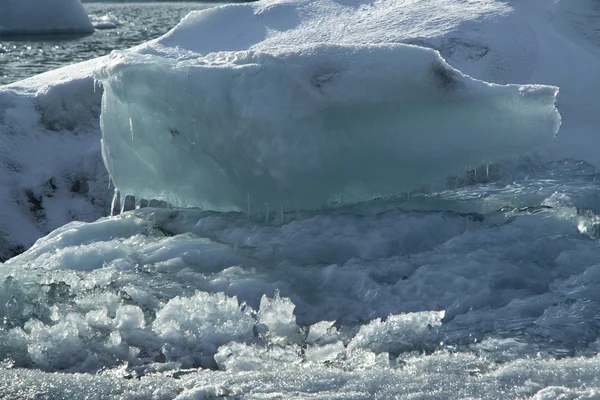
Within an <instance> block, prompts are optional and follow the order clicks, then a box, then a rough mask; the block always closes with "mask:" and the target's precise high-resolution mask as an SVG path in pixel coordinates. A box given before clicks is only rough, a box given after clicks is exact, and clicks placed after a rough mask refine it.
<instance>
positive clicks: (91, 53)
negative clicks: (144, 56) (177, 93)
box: [0, 3, 215, 85]
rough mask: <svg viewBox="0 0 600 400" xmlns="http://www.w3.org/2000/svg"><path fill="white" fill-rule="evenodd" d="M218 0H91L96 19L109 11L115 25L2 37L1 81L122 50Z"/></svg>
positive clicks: (108, 13)
mask: <svg viewBox="0 0 600 400" xmlns="http://www.w3.org/2000/svg"><path fill="white" fill-rule="evenodd" d="M214 5H215V4H214V3H211V4H207V3H126V4H123V3H89V4H85V5H84V6H85V8H86V10H87V11H88V14H89V16H90V18H91V19H92V20H94V19H98V18H101V17H103V16H106V15H108V16H109V17H110V18H109V19H111V20H115V19H116V20H117V21H118V25H119V26H117V28H115V29H102V30H101V29H96V31H95V32H94V33H93V34H91V35H85V36H65V35H58V36H26V37H22V38H0V85H3V84H8V83H11V82H15V81H18V80H21V79H25V78H28V77H30V76H33V75H36V74H40V73H42V72H46V71H49V70H52V69H55V68H58V67H62V66H64V65H69V64H73V63H76V62H80V61H85V60H89V59H91V58H94V57H99V56H103V55H106V54H109V53H110V52H111V51H112V50H122V49H126V48H129V47H132V46H135V45H137V44H140V43H142V42H145V41H147V40H150V39H154V38H156V37H158V36H161V35H163V34H164V33H166V32H168V31H169V30H170V29H171V28H173V27H174V26H175V25H176V24H177V23H178V22H179V21H180V20H181V18H183V17H184V16H185V15H187V14H188V13H189V12H190V11H193V10H200V9H204V8H209V7H212V6H214Z"/></svg>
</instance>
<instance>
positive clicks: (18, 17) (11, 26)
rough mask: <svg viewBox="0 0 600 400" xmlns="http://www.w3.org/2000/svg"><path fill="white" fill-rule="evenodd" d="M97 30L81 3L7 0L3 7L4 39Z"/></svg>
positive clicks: (1, 31) (0, 24) (0, 18)
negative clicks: (12, 36)
mask: <svg viewBox="0 0 600 400" xmlns="http://www.w3.org/2000/svg"><path fill="white" fill-rule="evenodd" d="M93 31H94V27H93V26H92V23H91V22H90V19H89V18H88V15H87V13H86V11H85V9H84V8H83V6H82V5H81V2H80V1H79V0H3V1H2V3H1V4H0V36H2V35H24V34H80V33H92V32H93Z"/></svg>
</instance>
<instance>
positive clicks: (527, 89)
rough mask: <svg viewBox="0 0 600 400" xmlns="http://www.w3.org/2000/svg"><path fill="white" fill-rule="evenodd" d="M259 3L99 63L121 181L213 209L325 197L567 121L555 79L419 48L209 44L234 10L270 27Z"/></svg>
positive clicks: (419, 179)
mask: <svg viewBox="0 0 600 400" xmlns="http://www.w3.org/2000/svg"><path fill="white" fill-rule="evenodd" d="M317 4H321V3H317ZM248 7H249V6H241V8H239V9H238V8H236V7H224V8H222V9H221V10H220V11H219V10H216V11H215V10H208V11H206V12H200V13H197V14H196V15H195V16H192V17H188V18H186V19H185V20H184V21H183V22H182V24H181V28H179V29H180V30H181V31H185V32H178V29H177V28H176V29H175V31H173V32H172V33H171V34H170V35H167V37H165V38H164V39H163V43H162V44H163V45H164V46H167V45H169V46H168V49H166V50H165V49H163V51H162V52H161V53H160V54H157V52H152V51H149V50H148V49H141V50H139V51H130V52H122V53H114V54H113V55H112V56H111V57H110V59H108V60H107V61H106V62H105V63H104V64H103V65H102V66H101V67H100V68H98V69H97V70H96V73H95V77H96V79H98V80H99V81H101V82H102V84H103V86H104V95H103V106H102V114H101V128H102V132H103V136H102V151H103V157H104V161H105V164H106V167H107V169H108V172H109V174H110V176H111V179H112V182H113V183H114V184H115V186H116V187H117V188H118V189H119V190H120V191H121V193H125V194H133V195H135V196H138V197H142V198H155V199H160V200H166V201H168V202H170V203H172V204H177V205H186V206H197V207H201V208H204V209H212V210H244V211H246V210H249V211H250V212H252V208H254V210H257V208H258V210H260V211H264V210H265V209H267V210H268V208H269V207H271V209H280V208H286V207H289V208H291V209H317V208H320V207H323V206H330V205H334V204H345V203H354V202H360V201H368V200H371V199H373V198H380V197H389V196H394V195H398V194H400V193H404V192H409V191H411V190H415V189H418V188H420V187H422V186H423V185H425V184H428V183H431V182H434V181H436V180H439V179H442V178H445V177H447V176H450V175H454V174H460V173H463V172H465V171H467V170H468V169H471V168H476V167H478V166H480V165H482V164H486V163H491V162H496V161H499V160H503V159H507V158H511V157H515V156H519V155H522V154H525V153H529V152H532V151H534V150H537V149H540V148H541V147H543V146H544V145H546V144H548V143H549V142H550V141H551V140H552V139H553V138H554V136H555V135H556V133H557V131H558V128H559V126H560V115H559V113H558V111H557V109H556V107H555V100H556V95H557V88H556V87H551V86H541V85H526V86H520V85H505V86H502V85H495V84H489V83H486V82H483V81H479V80H476V79H473V78H471V77H469V76H467V75H465V74H463V73H461V72H460V71H458V70H456V69H455V68H453V67H451V66H450V65H449V64H448V63H446V62H445V61H444V60H443V59H442V57H441V56H440V54H439V53H438V52H437V51H434V50H431V49H427V48H423V47H419V46H414V45H407V44H400V43H379V44H373V43H371V44H369V43H367V44H348V43H328V42H325V43H323V42H321V43H314V44H310V43H309V44H301V43H296V44H295V45H294V46H292V45H291V43H290V41H289V40H287V41H286V40H283V38H282V40H281V41H279V42H274V41H273V40H270V46H268V48H267V46H256V43H254V44H250V46H251V47H247V46H248V45H249V43H233V42H232V41H231V40H230V39H231V38H229V37H225V38H224V39H223V43H221V44H222V45H223V46H222V47H221V49H223V50H222V51H212V50H213V49H212V47H214V46H215V45H214V44H208V45H205V46H202V45H198V44H197V43H196V42H195V38H196V37H204V36H205V33H206V30H207V29H209V28H207V25H208V26H209V27H210V26H212V25H213V24H217V22H218V21H219V20H220V19H219V18H216V19H213V17H212V15H217V16H218V14H219V13H224V12H227V16H228V17H229V18H233V17H238V18H246V17H247V18H249V20H250V21H251V22H252V24H254V25H252V24H250V25H249V26H247V28H252V29H254V30H256V29H255V28H256V26H255V23H256V19H255V18H253V14H249V15H248V16H245V15H244V12H239V13H234V11H239V10H247V9H248ZM268 12H269V11H265V13H267V14H268ZM265 20H267V21H269V19H268V18H265ZM190 21H191V22H190ZM282 21H285V18H283V19H282ZM240 25H241V26H244V24H243V23H241V21H240ZM284 25H285V24H284ZM280 28H282V29H285V28H288V27H287V26H284V27H280ZM252 29H249V30H248V35H247V36H246V38H247V37H252V35H253V33H252V32H253V30H252ZM264 29H267V26H265V27H264ZM298 29H299V28H298ZM194 31H195V34H192V32H194ZM177 36H179V40H175V38H176V37H177ZM212 37H215V36H214V35H212ZM186 38H187V39H186ZM286 38H287V39H289V37H286ZM233 40H238V39H233ZM200 41H201V42H202V40H200ZM207 46H208V47H207ZM244 47H247V48H244ZM267 212H268V211H267Z"/></svg>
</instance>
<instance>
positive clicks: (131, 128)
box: [129, 114, 133, 140]
mask: <svg viewBox="0 0 600 400" xmlns="http://www.w3.org/2000/svg"><path fill="white" fill-rule="evenodd" d="M129 132H130V133H131V140H133V119H131V114H130V115H129Z"/></svg>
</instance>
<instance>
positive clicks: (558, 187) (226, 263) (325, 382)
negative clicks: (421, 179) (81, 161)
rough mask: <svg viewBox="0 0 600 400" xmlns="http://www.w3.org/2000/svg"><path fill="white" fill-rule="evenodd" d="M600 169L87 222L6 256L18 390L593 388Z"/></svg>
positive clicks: (0, 354) (9, 375) (9, 372)
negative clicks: (325, 208) (332, 202)
mask: <svg viewBox="0 0 600 400" xmlns="http://www.w3.org/2000/svg"><path fill="white" fill-rule="evenodd" d="M598 182H600V173H599V172H598V170H597V169H595V168H593V167H592V166H589V165H587V164H585V163H581V162H572V161H563V162H553V163H549V164H544V165H536V164H531V165H527V166H525V165H521V166H520V167H519V168H518V169H517V170H515V171H513V173H512V174H511V175H509V176H506V177H503V178H498V179H496V180H493V181H490V182H486V183H480V184H474V185H470V186H463V187H459V188H456V189H449V190H446V191H443V192H439V193H434V194H430V195H419V196H417V197H416V198H411V199H403V200H396V201H394V202H387V203H384V202H373V203H368V204H363V205H361V207H360V212H358V211H357V208H356V207H355V206H353V207H346V208H341V209H337V210H335V212H334V211H332V210H330V211H329V212H327V213H318V212H304V213H284V214H283V215H280V216H278V217H277V219H275V218H273V217H272V218H270V219H269V220H268V221H267V220H266V219H265V218H264V215H263V216H251V218H250V219H248V216H247V215H245V214H244V213H220V212H210V211H202V210H193V209H159V208H143V209H137V210H134V211H130V212H126V213H123V214H121V215H119V216H115V217H107V218H103V219H101V220H98V221H95V222H92V223H82V222H72V223H70V224H67V225H65V226H63V227H61V228H59V229H57V230H55V231H54V232H53V233H51V234H50V235H48V236H46V237H44V238H42V239H40V240H39V241H38V242H37V243H36V244H35V245H34V246H33V247H32V248H31V249H29V250H28V251H26V252H25V253H23V254H21V255H19V256H16V257H13V258H12V259H11V260H9V261H7V262H5V263H4V264H0V324H1V328H2V329H0V359H1V360H3V361H2V363H1V364H0V397H6V398H18V396H21V397H23V394H22V393H28V395H29V394H31V395H30V396H29V397H35V396H38V397H44V396H45V397H53V398H60V397H70V398H76V399H77V398H85V396H88V397H90V396H91V397H92V398H94V397H96V398H102V397H111V396H112V397H117V396H121V398H125V399H129V398H132V399H133V398H140V396H141V397H147V398H161V399H175V398H177V397H178V396H180V397H179V398H194V397H193V396H196V397H199V396H204V397H206V398H215V397H217V398H218V397H219V396H220V397H238V398H248V399H255V398H258V399H260V398H273V397H282V398H293V397H294V396H295V397H297V398H306V397H310V396H313V397H318V398H325V399H346V398H373V397H380V398H394V396H399V397H410V396H413V397H417V398H419V397H427V396H434V397H441V398H449V399H453V398H456V399H459V398H468V397H476V398H477V397H486V396H487V397H490V398H508V399H520V398H532V397H533V398H548V399H550V398H555V397H556V396H559V395H560V396H562V395H564V396H567V397H568V396H570V398H579V397H584V396H588V397H592V396H593V395H595V393H597V391H598V388H599V387H600V380H599V379H598V376H600V374H599V373H598V365H600V364H599V363H598V355H597V353H598V351H599V350H600V345H599V339H598V338H599V337H600V325H599V324H598V322H597V315H598V312H599V309H600V306H599V304H600V297H599V296H598V294H597V293H598V290H599V288H600V272H599V271H600V264H599V263H598V260H599V259H598V252H599V243H598V240H597V239H598V237H600V229H599V228H598V227H599V226H600V219H599V218H598V212H599V208H598V203H597V200H598ZM557 192H559V193H557ZM531 204H533V205H535V206H528V205H531ZM500 205H502V208H500V207H499V206H500ZM426 207H429V209H425V208H426ZM411 209H412V210H411ZM439 209H446V210H449V209H455V210H460V212H458V211H439ZM132 378H135V379H132ZM36 381H37V382H40V383H41V384H37V385H34V384H33V382H36ZM27 387H29V389H26V388H27ZM83 387H85V388H87V389H86V390H83V389H80V388H83ZM534 396H537V397H534Z"/></svg>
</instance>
